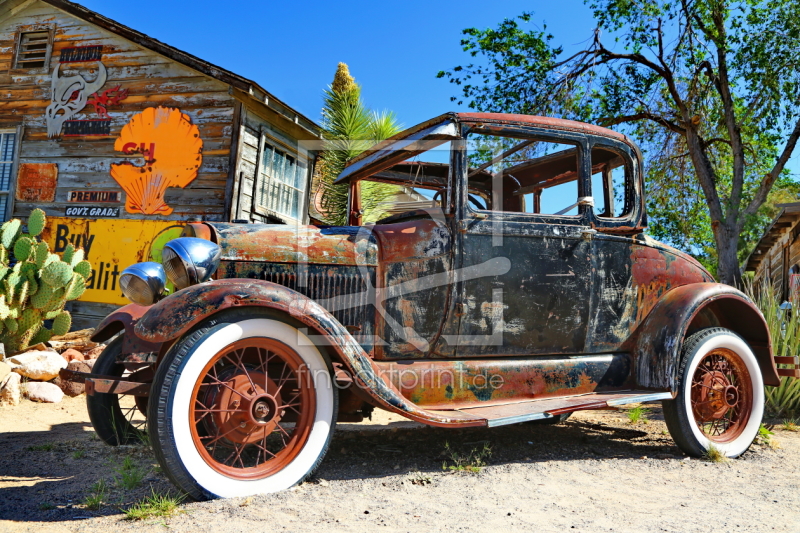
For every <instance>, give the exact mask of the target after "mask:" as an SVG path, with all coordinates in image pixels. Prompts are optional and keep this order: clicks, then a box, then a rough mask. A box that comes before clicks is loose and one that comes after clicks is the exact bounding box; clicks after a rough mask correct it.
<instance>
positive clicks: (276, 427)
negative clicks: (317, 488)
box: [149, 310, 338, 499]
mask: <svg viewBox="0 0 800 533" xmlns="http://www.w3.org/2000/svg"><path fill="white" fill-rule="evenodd" d="M221 317H222V318H219V317H215V318H213V319H211V320H208V321H206V322H205V323H203V324H201V325H199V326H198V327H196V328H194V329H193V331H192V332H190V333H189V334H187V335H186V336H185V337H184V338H182V339H180V340H179V341H177V342H176V344H175V345H174V346H173V347H172V348H171V349H170V351H169V353H168V354H167V356H166V357H165V360H164V361H163V362H162V363H161V365H160V366H159V368H158V370H157V372H156V376H155V380H154V384H153V397H152V398H151V399H150V409H149V416H150V417H154V418H151V420H155V421H154V422H151V425H150V433H151V441H152V443H153V448H154V450H155V452H156V456H157V457H158V458H159V461H160V462H161V466H162V468H163V470H164V471H165V472H166V473H167V475H168V476H169V477H170V479H171V480H172V481H173V482H174V483H175V484H176V485H177V486H178V487H180V488H181V489H182V490H184V491H185V492H186V493H188V494H189V495H190V496H192V497H193V498H195V499H207V498H215V497H222V498H228V497H235V496H247V495H251V494H261V493H270V492H276V491H281V490H285V489H287V488H289V487H291V486H293V485H296V484H297V483H299V482H301V481H303V480H304V479H306V478H307V477H308V476H309V475H311V474H312V473H313V471H314V470H315V469H316V467H317V466H318V465H319V463H320V462H321V460H322V458H323V457H324V455H325V453H326V451H327V449H328V445H329V443H330V439H331V436H332V433H333V428H334V424H335V420H336V418H335V417H336V411H337V400H338V395H337V389H336V387H335V386H334V385H333V382H332V380H331V375H332V372H331V370H332V367H331V364H330V361H329V360H328V358H327V357H326V356H325V355H323V353H321V352H320V350H319V349H318V348H317V347H316V346H314V344H313V343H312V342H311V341H310V340H309V339H308V338H307V337H306V336H305V335H304V334H303V333H301V332H300V331H299V330H298V329H297V328H296V327H294V326H293V325H291V324H290V323H288V321H283V320H280V319H279V317H275V316H274V315H270V314H268V313H260V314H259V312H258V310H256V311H252V310H251V311H249V312H248V311H244V310H237V311H236V312H228V313H225V314H221Z"/></svg>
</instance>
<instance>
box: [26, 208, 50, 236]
mask: <svg viewBox="0 0 800 533" xmlns="http://www.w3.org/2000/svg"><path fill="white" fill-rule="evenodd" d="M46 222H47V217H45V215H44V211H42V210H41V209H38V208H37V209H34V210H33V211H31V215H30V216H29V217H28V233H30V234H31V235H33V236H34V237H37V236H38V235H39V234H40V233H41V232H42V230H43V229H44V225H45V223H46Z"/></svg>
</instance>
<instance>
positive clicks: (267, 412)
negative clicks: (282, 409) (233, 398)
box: [250, 394, 278, 426]
mask: <svg viewBox="0 0 800 533" xmlns="http://www.w3.org/2000/svg"><path fill="white" fill-rule="evenodd" d="M250 405H251V408H250V420H251V421H252V423H253V424H258V425H262V426H263V425H265V424H269V423H270V422H272V421H273V420H274V419H275V417H276V416H278V400H276V399H275V397H274V396H270V395H269V394H262V395H260V396H257V397H255V398H253V399H252V400H251V401H250Z"/></svg>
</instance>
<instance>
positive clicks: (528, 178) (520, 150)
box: [467, 133, 580, 217]
mask: <svg viewBox="0 0 800 533" xmlns="http://www.w3.org/2000/svg"><path fill="white" fill-rule="evenodd" d="M467 162H468V170H467V180H468V187H469V204H470V208H472V209H478V210H490V211H500V212H506V213H525V214H542V215H556V216H565V217H577V216H578V198H579V195H578V183H579V177H580V172H579V169H580V157H579V148H578V147H576V146H574V145H571V144H567V143H560V142H555V141H550V140H540V139H531V138H524V137H521V136H520V137H512V136H500V135H490V134H484V133H470V134H469V135H468V136H467Z"/></svg>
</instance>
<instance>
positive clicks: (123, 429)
mask: <svg viewBox="0 0 800 533" xmlns="http://www.w3.org/2000/svg"><path fill="white" fill-rule="evenodd" d="M121 349H122V335H120V336H119V337H117V338H116V339H114V340H113V341H111V342H110V343H109V344H108V346H106V349H105V350H103V352H102V353H101V354H100V356H99V357H98V358H97V361H95V363H94V366H93V367H92V373H93V374H100V375H103V376H116V377H122V375H123V374H124V373H125V367H124V366H123V365H122V364H120V363H118V362H117V358H118V357H119V355H120V353H121ZM86 409H87V411H89V419H90V420H91V421H92V426H93V427H94V430H95V432H96V433H97V436H98V437H100V439H101V440H102V441H104V442H105V443H106V444H110V445H111V446H119V445H120V444H139V443H142V442H146V441H147V419H146V418H145V415H146V413H147V398H146V397H144V396H130V395H127V394H113V393H99V392H96V393H94V394H92V395H88V394H87V395H86Z"/></svg>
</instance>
